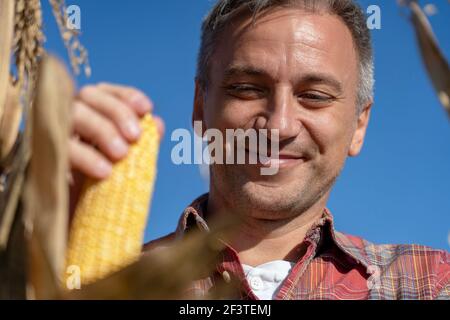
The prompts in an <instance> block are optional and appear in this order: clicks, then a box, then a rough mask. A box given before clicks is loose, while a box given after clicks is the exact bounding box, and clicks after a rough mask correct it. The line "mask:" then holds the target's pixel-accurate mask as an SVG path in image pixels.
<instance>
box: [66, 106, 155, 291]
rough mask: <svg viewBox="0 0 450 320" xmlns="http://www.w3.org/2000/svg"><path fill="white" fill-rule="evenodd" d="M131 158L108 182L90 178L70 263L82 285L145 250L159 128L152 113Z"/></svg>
mask: <svg viewBox="0 0 450 320" xmlns="http://www.w3.org/2000/svg"><path fill="white" fill-rule="evenodd" d="M141 126H142V129H143V130H142V135H141V137H140V139H139V141H138V142H137V143H136V144H135V145H133V146H132V147H131V148H130V151H129V154H128V156H127V157H126V158H125V159H124V160H123V161H121V162H119V163H117V164H116V165H115V166H114V168H113V172H112V174H111V176H110V177H109V178H108V179H107V180H105V181H101V182H98V181H92V180H91V181H88V182H87V183H86V185H85V186H84V190H83V191H82V194H81V197H80V200H79V203H78V206H77V208H76V210H75V217H74V221H73V224H72V227H71V233H70V238H69V247H68V255H67V266H68V267H70V266H76V267H79V271H80V277H81V284H88V283H91V282H94V281H96V280H99V279H101V278H103V277H105V276H107V275H109V274H110V273H113V272H115V271H118V270H120V269H122V268H124V267H125V266H127V265H129V264H130V263H132V262H134V261H136V260H137V259H138V258H139V256H140V252H141V246H142V243H143V236H144V229H145V225H146V220H147V214H148V208H149V205H150V201H151V195H152V192H153V185H154V180H155V176H156V160H157V153H158V132H157V127H156V124H155V122H154V120H153V118H152V117H151V116H150V115H147V116H146V117H145V118H144V119H143V120H142V123H141Z"/></svg>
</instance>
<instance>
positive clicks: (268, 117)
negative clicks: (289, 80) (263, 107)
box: [257, 88, 302, 141]
mask: <svg viewBox="0 0 450 320" xmlns="http://www.w3.org/2000/svg"><path fill="white" fill-rule="evenodd" d="M296 103H297V101H296V98H295V96H294V95H293V94H292V91H291V90H289V88H280V89H277V90H276V91H275V92H274V94H273V95H272V97H271V99H270V101H269V104H268V106H267V111H266V112H265V114H264V116H261V117H260V118H259V119H258V120H257V126H258V129H267V130H268V131H269V137H270V130H278V133H279V139H280V141H283V140H287V139H290V138H295V137H296V136H297V135H298V134H299V133H300V131H301V128H302V124H301V122H300V120H299V119H298V114H297V108H296Z"/></svg>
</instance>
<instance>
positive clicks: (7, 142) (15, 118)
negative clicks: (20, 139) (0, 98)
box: [0, 84, 22, 159]
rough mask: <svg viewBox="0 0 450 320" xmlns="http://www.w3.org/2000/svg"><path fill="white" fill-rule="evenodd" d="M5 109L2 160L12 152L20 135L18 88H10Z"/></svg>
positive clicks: (0, 145)
mask: <svg viewBox="0 0 450 320" xmlns="http://www.w3.org/2000/svg"><path fill="white" fill-rule="evenodd" d="M4 107H5V108H4V112H3V118H2V119H0V159H4V158H5V157H6V156H7V155H8V154H9V153H10V152H11V150H12V148H13V146H14V144H15V142H16V139H17V136H18V134H19V126H20V120H21V116H22V108H21V105H20V92H19V87H18V86H14V85H12V84H11V85H9V86H8V89H7V98H6V103H5V106H4Z"/></svg>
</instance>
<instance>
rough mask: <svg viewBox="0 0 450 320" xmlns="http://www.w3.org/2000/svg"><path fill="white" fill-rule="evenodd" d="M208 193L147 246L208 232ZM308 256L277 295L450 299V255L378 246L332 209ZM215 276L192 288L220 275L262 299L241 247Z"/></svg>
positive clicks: (194, 289) (316, 229)
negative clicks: (351, 231) (345, 228)
mask: <svg viewBox="0 0 450 320" xmlns="http://www.w3.org/2000/svg"><path fill="white" fill-rule="evenodd" d="M207 201H208V194H205V195H203V196H201V197H199V198H198V199H196V200H195V201H194V202H193V203H192V204H191V205H190V206H189V207H187V208H186V209H185V210H184V211H183V214H182V215H181V218H180V221H179V224H178V228H177V230H176V232H175V233H173V234H171V235H168V236H166V237H164V238H161V239H158V240H154V241H152V242H150V243H149V244H147V245H146V246H145V247H144V250H152V249H153V248H157V247H158V246H160V245H162V243H167V240H170V241H172V240H175V239H180V238H182V236H183V234H184V233H185V232H186V230H187V229H189V228H191V227H194V228H200V229H201V230H203V231H207V230H209V229H208V226H207V223H206V221H205V220H204V219H203V213H204V212H205V209H206V204H207ZM304 244H306V246H307V250H306V253H305V255H304V256H303V257H302V258H301V259H300V260H299V261H297V262H296V264H295V266H294V267H293V268H292V270H291V272H290V273H289V275H288V277H287V278H286V279H285V280H284V282H283V283H282V285H281V287H280V289H279V290H278V293H277V295H276V297H275V299H276V300H291V299H332V300H334V299H346V300H348V299H450V254H449V253H448V252H445V251H440V250H435V249H431V248H428V247H425V246H419V245H375V244H373V243H370V242H368V241H366V240H364V239H362V238H359V237H355V236H350V235H346V234H343V233H340V232H337V231H335V230H334V228H333V217H332V215H331V213H330V212H329V210H328V209H325V210H324V214H323V217H322V219H320V220H319V221H318V222H317V223H316V224H315V225H314V226H313V227H312V228H311V229H310V230H309V232H308V233H307V235H306V237H305V239H304ZM222 257H223V259H222V261H221V263H219V265H218V266H217V268H216V271H215V273H214V274H213V275H211V276H210V277H208V278H206V279H202V280H198V281H195V282H193V283H192V286H191V287H190V288H189V293H190V294H192V295H194V296H197V297H201V296H203V295H205V294H206V293H208V291H209V290H210V289H211V288H212V287H213V286H214V283H215V282H216V281H217V277H222V278H223V279H225V280H227V281H230V279H233V278H234V279H235V280H237V281H238V283H240V288H239V295H238V296H237V297H236V298H240V299H249V300H257V299H258V297H256V295H255V294H254V293H253V292H252V290H251V288H250V285H249V283H248V281H247V279H246V277H245V275H244V271H243V269H242V265H241V262H240V261H239V257H238V254H237V252H236V251H235V250H234V249H233V248H231V247H227V248H225V250H224V252H223V254H222Z"/></svg>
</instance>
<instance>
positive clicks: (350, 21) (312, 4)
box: [196, 0, 375, 112]
mask: <svg viewBox="0 0 450 320" xmlns="http://www.w3.org/2000/svg"><path fill="white" fill-rule="evenodd" d="M280 7H283V8H292V7H295V8H300V9H303V10H305V11H307V12H312V13H315V12H319V13H322V12H326V13H330V14H333V15H336V16H338V17H340V18H341V19H342V21H343V22H344V23H345V25H346V26H347V28H348V29H349V30H350V32H351V34H352V36H353V42H354V45H355V48H356V51H357V53H358V57H359V83H358V93H357V101H356V103H357V107H358V111H359V112H361V111H362V109H363V107H364V106H365V104H367V103H368V102H369V101H371V100H372V99H373V87H374V82H375V80H374V62H373V51H372V41H371V35H370V31H369V29H368V28H367V24H366V16H365V14H364V12H363V11H362V9H361V7H360V6H359V5H358V4H357V3H355V2H354V1H353V0H218V1H217V3H216V4H215V6H214V7H213V8H212V10H211V11H210V13H209V14H208V15H207V16H206V18H205V19H204V21H203V25H202V35H201V45H200V51H199V55H198V61H197V75H196V78H197V81H199V83H200V86H201V87H202V88H204V89H206V88H207V87H208V83H209V68H210V63H211V61H210V60H211V57H212V55H213V54H214V51H215V49H216V47H217V44H218V43H219V40H220V39H219V38H220V36H221V34H222V33H223V31H224V29H225V28H226V27H227V26H228V25H230V22H231V21H232V20H233V19H234V18H236V17H237V16H240V15H242V14H248V15H252V16H253V22H255V20H256V19H257V15H258V14H262V13H266V12H268V11H269V10H272V9H275V8H280Z"/></svg>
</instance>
